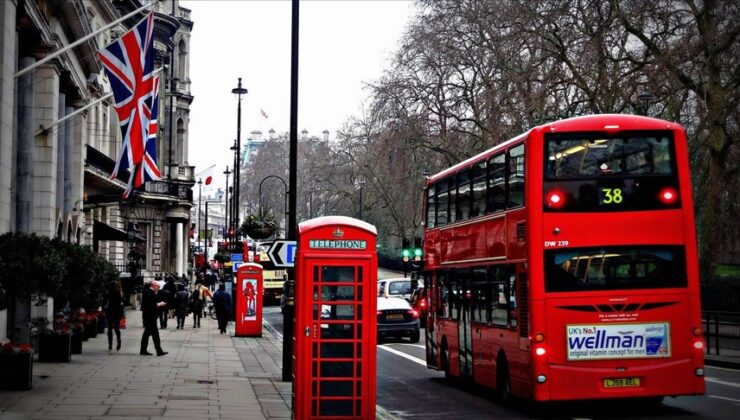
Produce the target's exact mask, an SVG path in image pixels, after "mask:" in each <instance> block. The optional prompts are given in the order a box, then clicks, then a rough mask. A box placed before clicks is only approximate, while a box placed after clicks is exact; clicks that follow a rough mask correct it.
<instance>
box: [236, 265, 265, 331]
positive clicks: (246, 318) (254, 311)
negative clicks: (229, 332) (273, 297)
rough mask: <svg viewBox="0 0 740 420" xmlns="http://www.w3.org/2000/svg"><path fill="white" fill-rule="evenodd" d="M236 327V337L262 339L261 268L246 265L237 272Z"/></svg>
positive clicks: (259, 266)
mask: <svg viewBox="0 0 740 420" xmlns="http://www.w3.org/2000/svg"><path fill="white" fill-rule="evenodd" d="M236 278H237V282H236V287H235V290H234V293H235V295H236V325H235V328H234V335H235V336H237V337H262V293H263V292H262V288H263V279H262V266H261V265H259V264H254V263H246V264H242V265H241V266H239V269H238V270H237V276H236Z"/></svg>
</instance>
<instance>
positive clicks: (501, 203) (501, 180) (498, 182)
mask: <svg viewBox="0 0 740 420" xmlns="http://www.w3.org/2000/svg"><path fill="white" fill-rule="evenodd" d="M487 201H488V204H487V206H486V213H493V212H496V211H501V210H503V209H505V208H506V158H505V156H504V155H503V154H500V155H497V156H494V157H492V158H491V160H490V161H489V162H488V200H487Z"/></svg>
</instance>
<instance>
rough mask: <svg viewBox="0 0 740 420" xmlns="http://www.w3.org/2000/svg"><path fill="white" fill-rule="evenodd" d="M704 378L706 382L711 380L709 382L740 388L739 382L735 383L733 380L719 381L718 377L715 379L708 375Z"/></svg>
mask: <svg viewBox="0 0 740 420" xmlns="http://www.w3.org/2000/svg"><path fill="white" fill-rule="evenodd" d="M704 380H705V381H707V382H711V383H713V384H720V385H727V386H734V387H735V388H740V384H738V383H735V382H727V381H721V380H719V379H715V378H708V377H705V378H704Z"/></svg>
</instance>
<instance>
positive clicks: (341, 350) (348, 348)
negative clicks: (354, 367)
mask: <svg viewBox="0 0 740 420" xmlns="http://www.w3.org/2000/svg"><path fill="white" fill-rule="evenodd" d="M353 353H354V344H353V343H321V357H322V358H324V359H328V358H340V359H351V358H352V356H353Z"/></svg>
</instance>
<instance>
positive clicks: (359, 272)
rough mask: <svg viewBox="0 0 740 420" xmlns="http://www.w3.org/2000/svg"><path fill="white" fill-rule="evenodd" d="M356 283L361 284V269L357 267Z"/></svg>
mask: <svg viewBox="0 0 740 420" xmlns="http://www.w3.org/2000/svg"><path fill="white" fill-rule="evenodd" d="M357 282H358V283H362V267H357Z"/></svg>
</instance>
